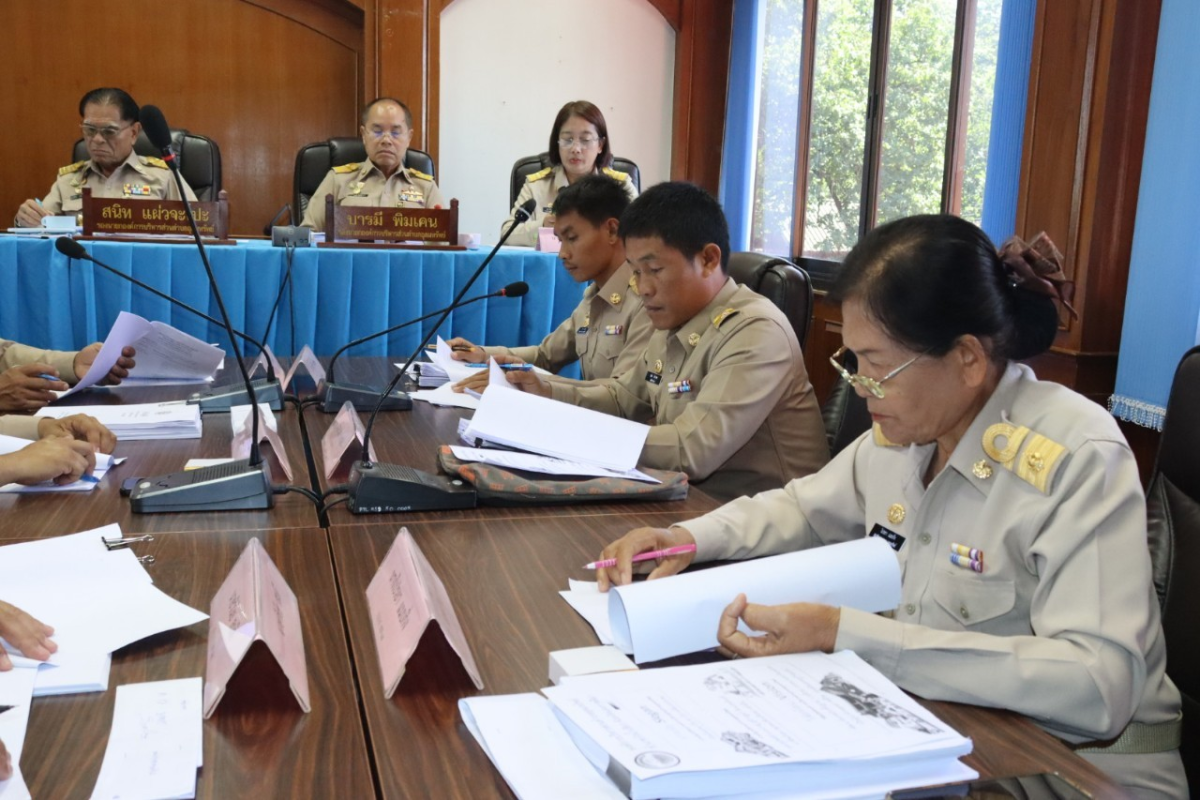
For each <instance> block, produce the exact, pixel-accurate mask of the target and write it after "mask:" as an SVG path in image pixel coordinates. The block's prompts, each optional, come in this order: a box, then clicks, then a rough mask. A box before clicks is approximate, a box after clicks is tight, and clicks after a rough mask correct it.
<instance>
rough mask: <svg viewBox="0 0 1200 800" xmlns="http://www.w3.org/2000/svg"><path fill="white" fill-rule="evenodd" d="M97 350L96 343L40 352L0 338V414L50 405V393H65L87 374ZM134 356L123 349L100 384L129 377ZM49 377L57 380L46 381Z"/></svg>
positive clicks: (111, 382)
mask: <svg viewBox="0 0 1200 800" xmlns="http://www.w3.org/2000/svg"><path fill="white" fill-rule="evenodd" d="M100 347H101V343H100V342H96V343H95V344H90V345H88V346H87V347H85V348H83V349H82V350H76V351H64V350H40V349H38V348H36V347H30V346H29V345H24V344H20V343H19V342H14V341H10V340H8V339H0V370H3V372H0V412H5V411H35V410H37V409H39V408H41V407H42V406H44V405H46V404H47V403H49V402H51V401H52V400H54V397H55V396H54V394H53V392H54V391H59V392H62V391H66V389H67V387H68V385H74V384H75V383H78V382H79V379H80V378H82V377H83V376H84V375H86V374H87V371H88V369H89V368H90V367H91V366H92V362H93V361H95V360H96V356H97V355H98V354H99V353H100ZM136 355H137V353H136V351H135V350H134V349H133V348H132V347H126V348H125V350H124V351H123V352H122V354H121V357H120V358H119V359H117V363H116V364H114V365H113V368H112V369H111V370H110V371H109V373H108V376H107V377H106V378H105V380H104V383H108V384H116V383H120V382H121V380H122V379H123V378H127V377H129V370H131V369H133V367H134V365H135V362H134V356H136ZM43 376H46V377H43ZM50 376H53V377H54V378H57V380H49V379H48V377H50ZM16 419H21V418H20V417H18V418H16ZM26 419H31V420H32V419H33V418H32V417H28V418H26ZM13 424H18V425H19V424H20V423H13ZM0 432H5V431H2V430H0ZM10 435H14V436H15V435H19V434H10ZM25 438H34V437H29V436H26V437H25Z"/></svg>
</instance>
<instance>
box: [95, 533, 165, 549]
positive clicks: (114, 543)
mask: <svg viewBox="0 0 1200 800" xmlns="http://www.w3.org/2000/svg"><path fill="white" fill-rule="evenodd" d="M100 541H102V542H104V547H105V549H107V550H120V549H121V548H122V547H129V545H131V544H134V543H135V542H153V541H154V536H153V535H151V534H149V533H146V534H143V535H141V536H126V537H123V538H117V539H105V538H104V537H103V536H101V537H100Z"/></svg>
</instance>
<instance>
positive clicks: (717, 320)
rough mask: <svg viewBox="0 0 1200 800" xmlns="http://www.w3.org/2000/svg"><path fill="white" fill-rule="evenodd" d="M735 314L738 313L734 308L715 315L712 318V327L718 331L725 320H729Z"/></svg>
mask: <svg viewBox="0 0 1200 800" xmlns="http://www.w3.org/2000/svg"><path fill="white" fill-rule="evenodd" d="M736 313H738V311H737V309H736V308H727V309H725V310H724V311H722V312H721V313H720V314H717V315H716V316H715V317H713V327H714V328H716V329H717V330H720V329H721V326H722V325H723V324H724V323H725V320H727V319H729V318H730V317H732V316H733V315H734V314H736Z"/></svg>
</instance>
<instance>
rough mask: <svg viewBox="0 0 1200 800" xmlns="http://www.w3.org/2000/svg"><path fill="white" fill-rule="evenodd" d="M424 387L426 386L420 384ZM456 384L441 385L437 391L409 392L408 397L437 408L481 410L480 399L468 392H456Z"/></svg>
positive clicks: (420, 390) (421, 390)
mask: <svg viewBox="0 0 1200 800" xmlns="http://www.w3.org/2000/svg"><path fill="white" fill-rule="evenodd" d="M420 385H422V386H424V385H425V384H423V383H422V384H420ZM453 387H454V384H452V383H450V382H448V381H447V382H445V383H442V384H440V385H439V386H438V387H437V388H436V389H419V390H417V391H415V392H409V393H408V396H409V397H411V398H412V399H413V400H420V401H421V402H423V403H430V404H432V405H435V406H448V407H450V408H467V409H471V410H474V409H476V408H479V398H478V397H476V396H474V395H469V394H467V393H466V392H456V391H454V388H453Z"/></svg>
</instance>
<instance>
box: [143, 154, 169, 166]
mask: <svg viewBox="0 0 1200 800" xmlns="http://www.w3.org/2000/svg"><path fill="white" fill-rule="evenodd" d="M142 161H144V162H145V163H146V166H148V167H158V168H159V169H170V167H168V166H167V162H165V161H163V160H162V159H161V158H155V157H154V156H142Z"/></svg>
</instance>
